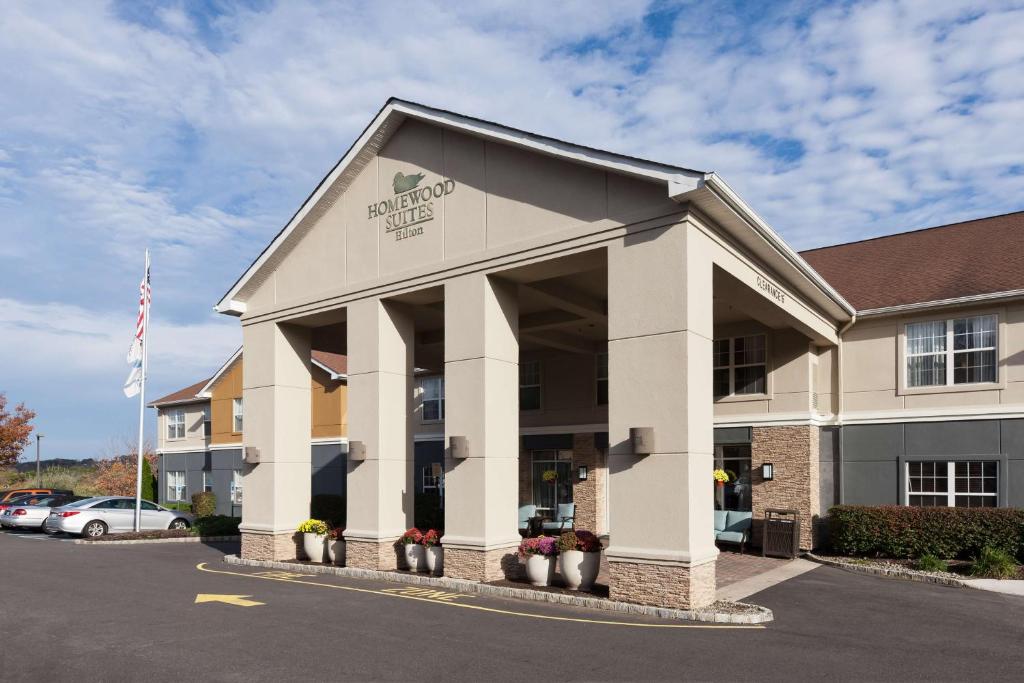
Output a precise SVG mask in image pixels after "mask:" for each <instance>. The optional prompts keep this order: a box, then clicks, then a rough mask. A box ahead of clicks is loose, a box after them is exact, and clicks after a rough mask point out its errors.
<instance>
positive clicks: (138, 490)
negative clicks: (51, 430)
mask: <svg viewBox="0 0 1024 683" xmlns="http://www.w3.org/2000/svg"><path fill="white" fill-rule="evenodd" d="M148 359H149V249H146V271H145V275H143V278H142V381H141V383H140V387H139V449H138V451H137V453H136V458H135V460H136V463H135V531H139V529H141V519H142V458H143V457H145V456H144V455H143V452H142V449H143V444H144V434H143V427H144V426H145V423H146V372H147V371H148V367H147V365H148Z"/></svg>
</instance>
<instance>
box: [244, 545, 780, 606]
mask: <svg viewBox="0 0 1024 683" xmlns="http://www.w3.org/2000/svg"><path fill="white" fill-rule="evenodd" d="M447 552H448V551H447V550H445V553H447ZM224 562H225V563H226V564H231V565H238V566H243V567H259V568H262V569H280V570H284V571H289V572H295V573H299V574H330V575H332V576H342V577H345V578H352V579H369V580H375V581H388V582H390V583H401V584H407V585H413V586H434V587H436V588H446V589H449V590H458V591H463V592H465V593H477V594H480V595H487V596H490V597H495V598H513V599H517V600H532V601H534V602H550V603H555V604H560V605H571V606H574V607H587V608H590V609H599V610H605V611H608V612H618V613H621V614H639V615H642V616H648V617H656V618H659V619H673V620H678V621H699V622H708V623H715V624H764V623H767V622H769V621H772V620H773V619H774V618H775V615H774V614H773V613H772V611H771V610H770V609H768V608H767V607H761V606H760V605H751V604H749V603H743V602H731V603H729V602H725V603H716V604H723V605H725V607H723V609H720V610H718V609H715V606H714V605H711V606H709V607H706V608H704V609H691V610H681V609H670V608H666V607H655V606H651V605H637V604H634V603H628V602H620V601H616V600H606V599H604V598H595V597H591V596H588V595H570V594H567V593H552V592H548V591H537V590H532V589H530V588H512V587H508V586H492V585H490V584H486V583H478V582H476V581H467V580H465V579H452V578H448V577H431V576H426V575H425V574H403V573H400V572H384V571H374V570H370V569H356V568H353V567H336V566H334V565H329V564H305V563H299V562H274V561H269V560H246V559H242V558H240V557H238V556H237V555H225V556H224ZM736 607H742V608H744V610H743V611H741V612H737V611H736ZM730 608H731V609H730Z"/></svg>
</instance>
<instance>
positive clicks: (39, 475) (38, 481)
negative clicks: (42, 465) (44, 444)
mask: <svg viewBox="0 0 1024 683" xmlns="http://www.w3.org/2000/svg"><path fill="white" fill-rule="evenodd" d="M42 438H43V434H36V488H41V487H42V485H43V476H42V473H41V472H40V469H39V442H40V440H42Z"/></svg>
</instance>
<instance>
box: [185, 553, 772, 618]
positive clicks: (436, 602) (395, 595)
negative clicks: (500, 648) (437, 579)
mask: <svg viewBox="0 0 1024 683" xmlns="http://www.w3.org/2000/svg"><path fill="white" fill-rule="evenodd" d="M196 569H198V570H199V571H201V572H209V573H211V574H228V575H230V576H245V577H249V578H253V579H266V580H268V581H284V582H285V583H298V584H302V585H304V586H321V587H323V588H335V589H338V590H343V591H355V592H357V593H369V594H371V595H386V596H388V597H393V598H405V599H406V600H418V601H420V602H429V603H431V604H434V605H447V606H449V607H462V608H463V609H474V610H479V611H481V612H492V613H494V614H507V615H509V616H514V617H529V618H531V619H548V620H550V621H572V622H576V623H581V624H604V625H606V626H634V627H638V628H708V629H734V630H737V629H738V630H742V629H763V628H764V626H763V625H761V624H643V623H636V622H629V621H608V620H603V619H583V618H580V617H559V616H554V615H548V614H531V613H529V612H514V611H512V610H504V609H497V608H496V607H483V606H481V605H466V604H462V603H458V602H445V601H441V600H434V599H432V598H421V597H417V596H415V595H402V594H401V593H387V592H384V591H383V590H374V589H371V588H356V587H354V586H337V585H334V584H331V583H320V582H319V581H296V580H295V579H286V578H282V577H279V576H260V575H259V574H246V573H243V572H230V571H225V570H222V569H207V568H206V563H205V562H200V563H199V564H197V565H196Z"/></svg>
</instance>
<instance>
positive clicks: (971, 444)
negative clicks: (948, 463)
mask: <svg viewBox="0 0 1024 683" xmlns="http://www.w3.org/2000/svg"><path fill="white" fill-rule="evenodd" d="M905 434H906V454H907V455H994V454H997V453H999V452H1000V447H999V421H998V420H969V421H962V422H916V423H908V424H907V425H906V426H905Z"/></svg>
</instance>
